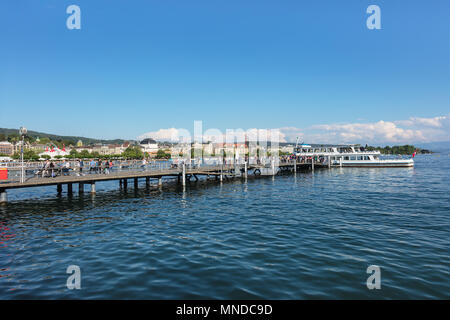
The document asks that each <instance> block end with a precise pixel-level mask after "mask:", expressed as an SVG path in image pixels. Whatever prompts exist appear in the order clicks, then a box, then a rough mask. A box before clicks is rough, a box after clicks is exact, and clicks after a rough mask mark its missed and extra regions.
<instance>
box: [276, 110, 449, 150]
mask: <svg viewBox="0 0 450 320" xmlns="http://www.w3.org/2000/svg"><path fill="white" fill-rule="evenodd" d="M281 130H282V132H283V133H284V134H285V135H286V137H287V138H288V139H289V140H290V141H295V137H297V136H299V137H300V138H301V140H303V141H306V142H309V143H414V142H432V141H448V140H450V113H449V114H448V115H445V116H439V117H434V118H410V119H409V120H399V121H383V120H380V121H378V122H371V123H359V122H358V123H345V124H321V125H314V126H310V127H307V128H303V129H300V128H292V127H290V128H281Z"/></svg>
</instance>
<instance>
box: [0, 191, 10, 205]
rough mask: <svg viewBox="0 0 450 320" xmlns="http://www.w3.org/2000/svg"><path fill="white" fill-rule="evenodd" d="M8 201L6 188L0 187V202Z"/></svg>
mask: <svg viewBox="0 0 450 320" xmlns="http://www.w3.org/2000/svg"><path fill="white" fill-rule="evenodd" d="M6 202H8V195H7V194H6V190H4V189H0V203H6Z"/></svg>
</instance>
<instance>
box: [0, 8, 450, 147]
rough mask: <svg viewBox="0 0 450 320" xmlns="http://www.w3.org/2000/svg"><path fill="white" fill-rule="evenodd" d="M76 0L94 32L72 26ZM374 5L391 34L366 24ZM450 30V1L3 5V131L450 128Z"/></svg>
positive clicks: (109, 134) (111, 133)
mask: <svg viewBox="0 0 450 320" xmlns="http://www.w3.org/2000/svg"><path fill="white" fill-rule="evenodd" d="M71 4H76V5H78V6H79V7H80V8H81V30H68V29H67V28H66V19H67V17H68V16H69V15H68V14H67V13H66V8H67V7H68V6H69V5H71ZM370 4H376V5H378V6H380V8H381V25H382V30H369V29H367V27H366V19H367V17H368V16H369V15H368V14H367V13H366V8H367V7H368V6H369V5H370ZM449 36H450V2H449V1H445V0H441V1H436V0H435V1H400V0H398V1H380V0H371V1H365V0H349V1H334V0H323V1H300V0H295V1H274V0H271V1H268V0H227V1H225V0H222V1H218V0H204V1H198V0H183V1H181V0H178V1H169V0H167V1H163V0H160V1H153V0H142V1H136V0H130V1H103V0H89V1H86V0H71V1H65V0H28V1H26V0H3V1H1V2H0V38H1V43H0V112H1V117H0V127H7V128H16V127H19V126H21V125H25V126H27V127H28V128H29V129H32V130H37V131H44V132H49V133H56V134H63V135H83V136H89V137H99V138H100V137H101V138H116V137H120V138H136V137H137V136H139V135H142V134H143V133H145V132H157V131H158V130H159V129H160V128H173V127H174V128H180V127H181V128H187V129H189V130H192V128H193V121H194V120H202V121H203V126H204V128H218V129H220V130H225V129H226V128H243V129H248V128H299V130H300V131H301V130H305V129H307V128H314V129H318V130H322V129H324V128H325V127H317V125H332V126H333V125H341V124H347V123H348V124H355V123H356V124H361V125H364V124H374V123H379V121H383V123H385V122H387V123H394V124H395V125H396V126H400V125H401V121H406V120H408V119H412V118H413V119H435V118H436V117H442V116H444V117H447V118H444V122H443V123H444V127H445V126H446V125H447V124H448V121H447V120H448V114H449V112H450V90H449V88H450V59H449V57H450V41H449ZM403 124H404V123H403ZM327 128H328V127H327ZM440 128H442V124H441V127H440ZM328 129H329V128H328ZM328 129H326V128H325V129H324V130H328ZM403 129H404V130H408V129H407V128H404V127H403ZM403 129H402V130H403ZM411 130H415V129H413V128H412V129H411ZM417 130H418V129H417ZM293 131H295V130H293ZM297 134H298V133H295V134H294V135H297ZM421 134H422V132H421ZM446 134H448V132H447V131H445V130H444V131H442V130H441V132H440V133H439V134H436V133H433V134H429V135H427V136H424V137H422V138H420V137H419V136H418V135H412V136H410V135H405V136H403V138H404V139H405V140H408V139H409V137H411V139H413V140H414V139H416V140H417V139H418V140H423V141H427V140H436V139H437V140H439V139H440V140H443V139H444V140H445V138H446ZM387 137H389V136H387ZM418 137H419V138H420V139H419V138H418ZM316 138H318V139H320V138H326V136H324V137H320V136H319V137H316ZM369 138H370V137H369ZM369 138H368V139H369ZM350 139H351V137H350ZM377 139H383V136H381V137H378V138H377ZM449 140H450V138H449ZM314 142H318V141H314ZM320 142H326V141H320Z"/></svg>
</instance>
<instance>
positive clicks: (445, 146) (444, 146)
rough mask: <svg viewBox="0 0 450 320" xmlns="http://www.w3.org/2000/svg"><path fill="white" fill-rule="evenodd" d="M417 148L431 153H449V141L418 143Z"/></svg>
mask: <svg viewBox="0 0 450 320" xmlns="http://www.w3.org/2000/svg"><path fill="white" fill-rule="evenodd" d="M417 146H418V147H419V148H422V149H429V150H433V152H440V153H447V152H450V141H441V142H428V143H418V144H417Z"/></svg>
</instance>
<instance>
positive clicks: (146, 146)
mask: <svg viewBox="0 0 450 320" xmlns="http://www.w3.org/2000/svg"><path fill="white" fill-rule="evenodd" d="M139 146H140V147H141V149H142V152H147V153H149V154H156V153H158V143H157V142H156V141H155V140H153V139H151V138H147V139H144V140H142V141H141V142H140V143H139Z"/></svg>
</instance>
